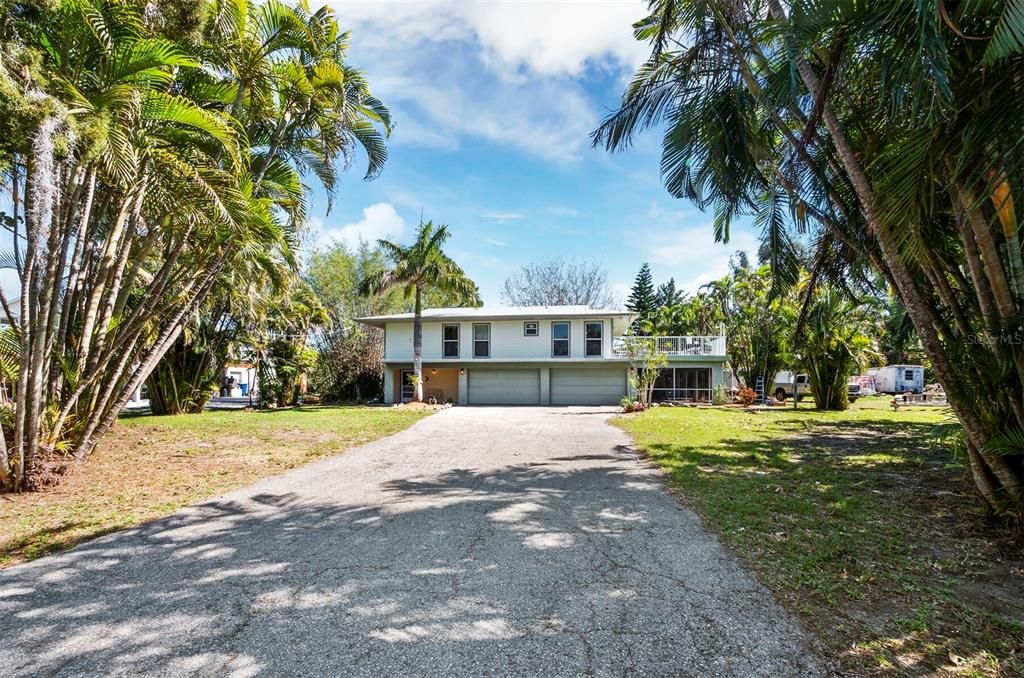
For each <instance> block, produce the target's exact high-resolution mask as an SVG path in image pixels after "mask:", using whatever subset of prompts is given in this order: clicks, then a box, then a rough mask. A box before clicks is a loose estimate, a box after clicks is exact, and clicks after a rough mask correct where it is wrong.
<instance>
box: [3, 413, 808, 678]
mask: <svg viewBox="0 0 1024 678" xmlns="http://www.w3.org/2000/svg"><path fill="white" fill-rule="evenodd" d="M609 416H610V412H609V411H608V410H606V409H605V410H602V409H601V408H547V409H545V408H454V409H451V410H446V411H443V412H440V413H438V414H436V415H434V416H431V417H428V418H427V419H424V420H422V421H420V422H418V423H417V424H415V425H414V426H413V427H412V428H410V429H408V430H406V431H404V432H402V433H400V434H398V435H396V436H393V437H391V438H388V439H385V440H381V441H378V442H376V443H373V444H370V445H367V446H365V447H362V448H359V449H356V450H353V451H350V452H347V453H345V454H343V455H340V456H338V457H334V458H331V459H327V460H324V461H321V462H318V463H315V464H311V465H308V466H305V467H303V468H301V469H298V470H296V471H294V472H292V473H289V474H286V475H283V476H279V477H276V478H272V479H269V480H266V481H264V482H261V483H259V484H257V485H254V486H252V487H250V488H248V489H246V490H243V491H240V492H236V493H233V494H231V495H227V496H225V497H222V498H220V499H218V500H215V501H212V502H210V503H207V504H204V505H201V506H198V507H195V508H193V509H189V510H186V511H182V512H179V513H177V514H175V515H173V516H171V517H169V518H167V519H164V520H160V521H157V522H154V523H151V524H148V525H145V526H143V527H140V528H137V529H133V530H128V531H125V532H120V533H117V534H114V535H110V536H107V537H104V538H101V539H98V540H95V541H93V542H90V543H88V544H85V545H83V546H80V547H78V548H76V549H74V550H71V551H68V552H65V553H62V554H58V555H54V556H50V557H47V558H43V559H41V560H37V561H35V562H32V563H29V564H26V565H22V566H18V567H15V568H11V569H8V570H5V571H3V572H0V638H2V639H3V642H2V644H0V674H2V675H29V674H33V675H39V674H63V675H82V674H90V675H95V674H138V673H153V674H155V673H158V674H161V675H191V674H195V675H238V676H247V675H257V674H263V675H346V676H349V675H351V676H374V677H375V678H385V677H389V676H401V675H418V676H475V675H488V676H526V675H558V676H563V675H564V676H578V675H602V676H603V675H627V674H628V675H693V676H800V675H818V674H820V673H821V668H820V666H821V665H820V664H819V662H818V660H817V659H815V658H814V656H813V654H811V653H810V652H809V650H808V649H807V645H806V641H805V638H804V637H803V636H802V634H801V632H800V630H799V629H798V627H797V625H796V624H795V622H794V621H793V620H792V619H791V618H790V617H789V616H788V615H787V614H786V613H785V612H784V611H783V610H782V609H781V608H779V606H778V605H776V604H775V603H774V601H773V600H772V598H771V596H770V595H769V594H768V592H767V591H766V590H765V589H764V588H763V587H762V586H760V585H759V584H758V583H757V582H756V581H755V579H754V578H753V577H752V576H751V575H749V574H748V573H747V572H746V571H745V570H744V569H742V567H741V566H740V565H739V564H738V562H737V561H736V560H735V559H734V558H732V557H731V556H730V555H728V554H727V553H726V552H725V551H724V549H723V548H722V547H721V546H720V545H719V544H718V542H717V541H716V540H715V539H714V538H713V537H711V536H709V535H708V534H707V533H705V532H704V531H703V530H702V529H701V526H700V522H699V521H698V519H697V518H696V516H695V515H694V514H693V513H691V512H690V511H688V510H684V509H682V508H680V506H679V504H678V502H677V501H676V499H675V498H674V497H673V496H672V495H671V494H669V492H667V491H666V489H665V488H664V485H663V483H662V480H661V478H660V476H659V474H658V472H656V471H654V470H652V469H651V468H650V467H649V466H648V465H646V464H645V463H643V462H641V461H639V460H638V459H637V458H636V457H635V456H634V455H633V454H631V453H630V451H629V449H628V448H627V447H626V445H627V444H628V439H627V438H626V436H625V434H624V433H622V432H621V431H619V430H618V429H616V428H613V427H611V426H608V425H607V424H606V423H605V422H606V419H607V418H608V417H609Z"/></svg>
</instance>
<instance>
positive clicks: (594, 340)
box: [583, 322, 604, 358]
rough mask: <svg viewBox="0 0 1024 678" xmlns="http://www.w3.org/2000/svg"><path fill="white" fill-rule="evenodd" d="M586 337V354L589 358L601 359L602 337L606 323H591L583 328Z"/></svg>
mask: <svg viewBox="0 0 1024 678" xmlns="http://www.w3.org/2000/svg"><path fill="white" fill-rule="evenodd" d="M583 329H584V336H585V337H586V346H585V347H584V348H585V349H586V350H585V353H584V355H586V356H587V357H588V358H600V357H601V335H602V333H603V331H604V323H601V322H591V323H587V324H586V325H584V327H583Z"/></svg>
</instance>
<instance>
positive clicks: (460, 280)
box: [359, 221, 482, 403]
mask: <svg viewBox="0 0 1024 678" xmlns="http://www.w3.org/2000/svg"><path fill="white" fill-rule="evenodd" d="M449 236H450V233H449V231H448V226H447V225H444V224H442V225H440V226H435V225H434V222H432V221H428V222H426V223H420V225H419V227H418V228H417V229H416V239H415V240H414V241H413V243H412V244H411V245H399V244H397V243H393V242H391V241H390V240H378V241H377V244H378V245H379V246H380V248H381V249H382V250H384V252H385V253H386V254H387V255H388V257H389V258H390V259H391V264H392V265H391V268H388V269H384V270H380V271H377V272H375V273H372V274H370V275H369V276H367V277H366V278H365V279H363V280H362V282H361V283H360V285H359V291H360V293H361V294H364V295H371V294H382V293H383V292H385V291H387V290H389V289H391V288H392V287H401V288H402V290H403V292H404V294H405V298H406V299H410V298H413V299H414V302H413V325H412V328H413V329H412V353H413V373H414V374H415V384H414V386H415V392H414V396H413V399H414V400H415V401H416V402H418V403H419V402H423V318H422V311H423V293H424V291H425V290H428V289H429V290H431V291H433V292H441V293H443V294H446V295H448V296H449V297H450V298H455V299H457V300H459V301H461V302H462V303H464V304H466V305H469V306H479V305H480V304H481V303H482V302H481V300H480V292H479V290H478V289H477V286H476V283H475V282H473V281H472V280H470V279H469V278H468V277H467V276H466V274H465V272H464V271H463V270H462V269H461V268H459V266H458V264H456V263H455V262H454V261H452V260H451V259H450V258H448V255H446V254H445V253H444V251H443V250H442V249H441V247H442V245H444V243H445V242H446V241H447V240H448V238H449Z"/></svg>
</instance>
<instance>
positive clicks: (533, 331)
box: [523, 320, 540, 337]
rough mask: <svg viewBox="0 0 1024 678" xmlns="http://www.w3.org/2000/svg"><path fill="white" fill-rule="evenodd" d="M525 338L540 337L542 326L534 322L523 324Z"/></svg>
mask: <svg viewBox="0 0 1024 678" xmlns="http://www.w3.org/2000/svg"><path fill="white" fill-rule="evenodd" d="M523 336H524V337H536V336H540V324H539V323H535V322H533V321H529V320H528V321H526V322H525V323H523Z"/></svg>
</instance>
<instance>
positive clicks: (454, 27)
mask: <svg viewBox="0 0 1024 678" xmlns="http://www.w3.org/2000/svg"><path fill="white" fill-rule="evenodd" d="M338 10H339V12H338V13H339V16H340V18H341V21H342V23H343V24H344V25H346V26H349V25H352V26H356V27H358V26H359V25H360V24H371V25H376V26H377V27H378V28H379V29H380V30H381V33H379V34H378V35H381V37H382V38H383V39H386V40H388V41H389V42H390V43H391V45H392V46H394V45H395V44H404V45H406V46H408V44H409V43H426V42H446V41H462V42H470V41H472V42H473V43H475V46H476V48H477V50H478V56H479V57H480V58H481V59H482V60H483V61H484V62H485V63H486V64H488V65H489V66H491V67H492V68H494V69H497V70H499V71H500V72H501V75H502V76H503V77H509V78H512V79H515V78H516V77H517V76H518V75H521V73H522V71H524V70H525V71H529V72H530V73H532V74H534V75H540V76H553V77H557V76H577V75H580V74H581V73H582V72H583V70H584V69H585V68H586V67H587V66H591V67H598V68H606V69H612V70H616V71H618V70H623V69H624V70H633V69H635V68H636V66H638V65H639V64H640V63H641V62H642V61H643V59H644V58H645V57H646V56H647V54H648V53H649V49H648V48H647V47H646V46H645V45H643V44H641V43H638V42H637V41H636V40H635V39H634V37H633V23H634V22H635V21H636V20H637V19H640V18H642V17H643V16H644V15H645V14H646V3H644V2H643V1H642V0H630V1H623V0H604V1H593V2H586V3H582V2H579V1H578V0H577V1H574V2H568V1H563V2H521V1H517V0H490V1H488V2H465V0H424V1H420V2H408V1H404V0H398V1H394V0H392V1H381V0H375V1H374V2H346V3H344V4H339V7H338ZM362 37H363V36H360V35H359V34H358V33H357V39H362Z"/></svg>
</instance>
